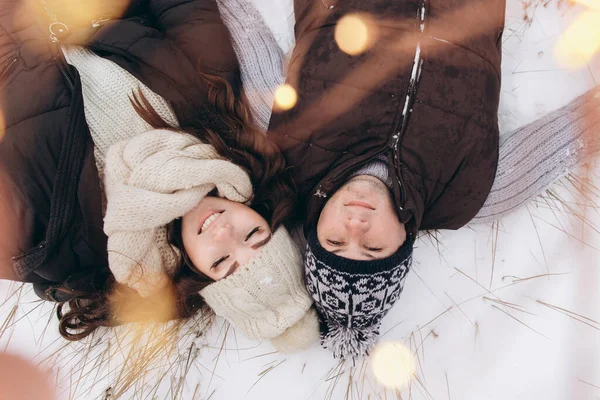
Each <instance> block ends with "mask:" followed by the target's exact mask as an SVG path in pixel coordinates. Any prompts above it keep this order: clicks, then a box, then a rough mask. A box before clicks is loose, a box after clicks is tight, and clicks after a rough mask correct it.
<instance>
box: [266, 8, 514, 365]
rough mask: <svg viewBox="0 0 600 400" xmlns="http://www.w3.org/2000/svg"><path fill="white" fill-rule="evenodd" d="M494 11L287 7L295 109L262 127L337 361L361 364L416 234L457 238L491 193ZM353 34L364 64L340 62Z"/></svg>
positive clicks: (496, 46) (500, 16)
mask: <svg viewBox="0 0 600 400" xmlns="http://www.w3.org/2000/svg"><path fill="white" fill-rule="evenodd" d="M504 9H505V2H504V0H485V1H484V0H450V1H447V0H446V1H441V0H414V1H394V2H392V1H389V0H376V1H369V2H364V1H360V0H345V1H337V2H335V1H324V0H296V1H295V14H296V27H295V35H296V47H295V49H294V52H293V55H292V58H291V61H290V65H289V73H288V78H287V83H288V84H290V85H291V86H292V87H293V88H295V90H296V91H297V94H298V102H297V104H296V105H295V107H293V108H292V109H290V110H288V111H283V112H276V113H274V114H273V116H272V119H271V122H270V127H269V131H268V136H269V138H270V139H272V140H273V141H275V142H276V143H277V145H278V146H279V147H280V148H281V150H282V151H283V152H284V155H285V157H286V159H287V161H288V163H289V165H290V166H291V167H292V168H291V172H292V175H293V178H294V179H295V181H296V183H297V185H298V188H299V191H300V204H301V205H302V207H304V208H303V209H302V210H303V211H304V210H306V222H305V225H304V230H305V235H306V238H307V248H306V253H305V267H306V279H307V282H306V283H307V287H308V289H309V291H310V292H311V294H312V296H313V298H314V300H315V302H316V305H317V308H318V311H319V314H320V318H321V334H322V342H323V345H324V346H325V347H328V348H330V349H331V350H332V351H333V353H334V355H335V356H337V357H342V358H346V357H356V356H361V355H363V354H365V353H367V352H368V350H369V348H370V347H371V345H372V344H373V342H374V340H375V338H376V337H377V335H378V328H379V324H380V322H381V319H382V317H383V316H384V315H385V314H386V313H387V311H388V310H389V309H390V308H391V306H392V305H393V304H394V302H396V300H397V299H398V298H399V295H400V292H401V291H402V287H403V281H404V278H405V276H406V273H407V272H408V270H409V268H410V265H411V260H412V247H413V244H414V241H415V237H416V235H417V232H418V231H419V230H424V229H442V228H444V229H458V228H460V227H461V226H463V225H465V224H466V223H467V222H468V221H469V220H471V219H472V218H473V217H474V216H475V215H476V214H477V212H478V211H479V210H480V208H481V207H482V205H483V203H484V201H485V200H486V197H487V196H488V194H489V192H490V188H491V187H492V183H493V181H494V176H495V173H496V166H497V163H498V140H499V131H498V121H497V110H498V101H499V93H500V61H501V50H500V44H501V36H502V29H503V24H504ZM349 15H351V16H352V18H351V19H348V16H349ZM348 21H350V22H351V21H354V22H352V23H354V24H355V25H356V26H355V28H356V29H353V27H352V26H351V25H350V26H344V24H346V25H347V24H348V23H349V22H348ZM361 31H362V32H366V36H367V40H365V41H364V42H365V46H366V48H365V49H364V51H363V52H360V54H357V53H358V52H354V51H349V52H350V53H352V54H354V55H352V54H347V53H345V52H344V51H343V50H342V49H345V50H346V51H348V50H347V48H348V46H345V44H344V43H343V41H344V40H345V39H346V38H344V32H349V33H350V36H352V35H354V36H352V38H351V39H350V40H351V43H350V47H352V40H355V41H356V40H359V41H360V40H361V38H360V37H358V38H357V36H356V35H357V33H356V32H361ZM358 36H360V35H358Z"/></svg>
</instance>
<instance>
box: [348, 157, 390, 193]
mask: <svg viewBox="0 0 600 400" xmlns="http://www.w3.org/2000/svg"><path fill="white" fill-rule="evenodd" d="M359 175H369V176H372V177H375V178H377V179H379V180H380V181H381V182H383V183H385V185H386V186H387V187H388V188H389V189H391V188H392V185H393V181H392V177H391V176H390V167H389V165H388V160H387V158H386V157H385V156H384V155H383V154H380V155H378V156H377V157H376V158H375V159H373V160H371V161H369V162H368V163H367V164H365V165H363V166H362V167H360V168H359V169H357V170H356V171H355V172H353V173H352V175H350V177H349V178H348V180H350V179H352V178H354V177H355V176H359Z"/></svg>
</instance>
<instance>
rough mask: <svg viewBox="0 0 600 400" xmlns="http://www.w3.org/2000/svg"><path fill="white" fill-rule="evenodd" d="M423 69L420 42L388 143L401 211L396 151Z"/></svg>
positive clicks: (421, 13)
mask: <svg viewBox="0 0 600 400" xmlns="http://www.w3.org/2000/svg"><path fill="white" fill-rule="evenodd" d="M426 7H427V0H421V2H420V3H419V7H418V9H417V21H418V24H419V35H421V34H422V33H423V31H424V30H425V14H426ZM422 69H423V58H421V41H420V40H418V41H417V47H416V49H415V58H414V61H413V66H412V69H411V73H410V80H409V82H408V89H407V91H406V99H405V101H404V104H403V105H402V112H401V114H400V118H399V119H398V120H396V123H395V124H394V126H393V129H392V132H394V133H393V134H392V137H391V138H390V140H389V141H388V147H389V148H390V149H391V151H392V154H393V163H394V167H395V168H396V176H397V178H398V184H399V196H400V199H399V203H400V205H399V208H400V210H403V209H404V207H406V204H405V203H406V191H405V189H404V182H403V180H402V170H401V169H402V168H401V167H402V163H401V162H400V159H399V158H398V151H399V147H400V142H401V139H402V136H404V133H405V132H406V128H407V126H408V121H409V119H410V113H412V106H413V104H414V102H415V96H416V94H417V88H418V87H419V81H420V79H421V71H422Z"/></svg>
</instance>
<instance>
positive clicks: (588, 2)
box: [573, 0, 600, 10]
mask: <svg viewBox="0 0 600 400" xmlns="http://www.w3.org/2000/svg"><path fill="white" fill-rule="evenodd" d="M573 1H574V2H575V3H579V4H581V5H584V6H586V7H589V8H593V9H595V10H600V0H573Z"/></svg>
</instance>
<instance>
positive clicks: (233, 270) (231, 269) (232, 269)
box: [223, 261, 240, 278]
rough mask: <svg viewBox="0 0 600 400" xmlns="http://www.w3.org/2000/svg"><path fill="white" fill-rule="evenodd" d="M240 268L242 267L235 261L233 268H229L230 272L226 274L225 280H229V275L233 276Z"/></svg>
mask: <svg viewBox="0 0 600 400" xmlns="http://www.w3.org/2000/svg"><path fill="white" fill-rule="evenodd" d="M239 266H240V264H239V263H238V262H237V261H234V262H233V263H232V264H231V267H229V270H228V271H227V273H226V274H225V276H224V277H223V278H227V277H228V276H229V275H231V274H233V273H234V272H235V270H236V269H238V267H239Z"/></svg>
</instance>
